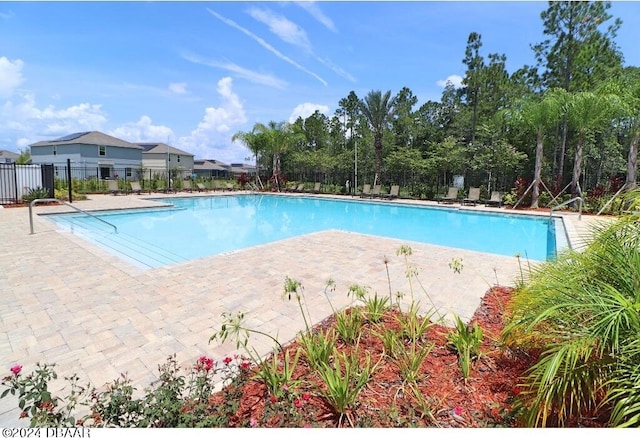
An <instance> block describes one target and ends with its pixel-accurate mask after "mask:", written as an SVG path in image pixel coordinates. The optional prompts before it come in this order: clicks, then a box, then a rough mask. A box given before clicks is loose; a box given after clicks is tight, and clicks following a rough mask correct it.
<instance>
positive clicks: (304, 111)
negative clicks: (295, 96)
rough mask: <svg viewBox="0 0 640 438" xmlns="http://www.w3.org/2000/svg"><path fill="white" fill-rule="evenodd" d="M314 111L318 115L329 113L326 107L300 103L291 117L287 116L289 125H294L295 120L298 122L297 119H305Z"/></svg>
mask: <svg viewBox="0 0 640 438" xmlns="http://www.w3.org/2000/svg"><path fill="white" fill-rule="evenodd" d="M316 111H319V112H320V113H322V114H325V115H326V114H327V113H328V112H329V107H328V106H327V105H320V104H318V103H309V102H305V103H301V104H300V105H298V106H296V107H295V108H294V109H293V111H292V112H291V115H290V116H289V123H294V122H295V121H296V120H298V117H302V118H303V119H306V118H307V117H309V116H310V115H311V114H313V113H315V112H316Z"/></svg>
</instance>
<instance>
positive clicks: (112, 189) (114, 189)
mask: <svg viewBox="0 0 640 438" xmlns="http://www.w3.org/2000/svg"><path fill="white" fill-rule="evenodd" d="M107 189H108V190H109V193H111V194H112V195H114V196H115V195H126V194H127V192H126V191H124V190H122V189H120V188H119V187H118V180H115V179H108V180H107Z"/></svg>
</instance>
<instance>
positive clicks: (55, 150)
mask: <svg viewBox="0 0 640 438" xmlns="http://www.w3.org/2000/svg"><path fill="white" fill-rule="evenodd" d="M53 155H58V148H56V147H55V146H54V147H53Z"/></svg>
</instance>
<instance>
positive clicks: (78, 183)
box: [0, 163, 214, 204]
mask: <svg viewBox="0 0 640 438" xmlns="http://www.w3.org/2000/svg"><path fill="white" fill-rule="evenodd" d="M194 177H195V175H194V174H192V172H191V171H190V170H183V169H170V170H168V171H167V170H159V169H135V168H131V167H123V168H119V167H109V168H105V167H87V166H81V167H77V166H54V165H52V164H24V165H22V164H15V163H9V164H5V163H2V164H0V204H19V203H23V202H27V201H31V200H32V199H36V198H53V197H57V198H61V199H68V193H69V188H71V190H72V192H73V193H77V194H89V193H109V190H108V183H107V181H108V180H116V181H118V187H119V188H120V189H121V190H124V191H129V190H131V186H130V184H129V183H130V182H131V181H138V182H140V186H141V188H142V189H143V190H145V191H156V190H162V189H166V188H170V187H173V188H175V189H177V190H180V189H182V188H183V185H184V183H183V181H184V180H187V179H194ZM195 179H196V181H199V182H207V183H208V184H207V185H208V187H209V188H211V187H212V184H211V182H210V181H212V180H213V179H214V177H210V176H197V178H195ZM70 184H71V187H70Z"/></svg>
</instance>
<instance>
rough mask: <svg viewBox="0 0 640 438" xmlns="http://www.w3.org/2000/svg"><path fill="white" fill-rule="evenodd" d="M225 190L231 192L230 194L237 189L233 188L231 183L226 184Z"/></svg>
mask: <svg viewBox="0 0 640 438" xmlns="http://www.w3.org/2000/svg"><path fill="white" fill-rule="evenodd" d="M225 188H226V189H227V190H229V191H230V192H233V191H234V190H235V189H236V188H235V187H234V186H233V184H231V183H226V184H225Z"/></svg>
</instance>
